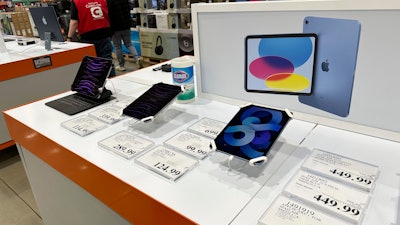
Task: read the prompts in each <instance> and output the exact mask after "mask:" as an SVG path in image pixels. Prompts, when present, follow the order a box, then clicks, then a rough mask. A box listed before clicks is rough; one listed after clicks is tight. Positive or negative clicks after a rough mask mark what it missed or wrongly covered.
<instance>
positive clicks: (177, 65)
mask: <svg viewBox="0 0 400 225" xmlns="http://www.w3.org/2000/svg"><path fill="white" fill-rule="evenodd" d="M171 72H172V79H173V82H174V84H175V85H183V87H184V92H183V93H181V94H179V95H178V98H177V100H176V101H177V102H178V103H189V102H193V101H194V97H195V87H194V75H193V59H192V57H190V56H183V57H179V58H175V59H172V60H171Z"/></svg>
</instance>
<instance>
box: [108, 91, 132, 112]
mask: <svg viewBox="0 0 400 225" xmlns="http://www.w3.org/2000/svg"><path fill="white" fill-rule="evenodd" d="M118 96H119V97H118V98H121V100H119V101H117V102H115V103H114V104H113V106H115V107H118V108H121V109H123V108H125V107H126V106H128V105H129V104H131V103H132V102H133V101H134V100H135V99H136V98H135V97H129V96H122V97H121V96H120V95H119V94H118Z"/></svg>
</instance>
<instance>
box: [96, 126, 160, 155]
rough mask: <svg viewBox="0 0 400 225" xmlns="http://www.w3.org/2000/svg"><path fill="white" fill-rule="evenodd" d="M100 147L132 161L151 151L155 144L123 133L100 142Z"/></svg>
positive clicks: (125, 132)
mask: <svg viewBox="0 0 400 225" xmlns="http://www.w3.org/2000/svg"><path fill="white" fill-rule="evenodd" d="M98 144H99V146H101V147H103V148H105V149H107V150H109V151H111V152H114V153H116V154H118V155H120V156H122V157H124V158H126V159H131V158H133V157H135V156H137V155H138V154H139V153H141V152H143V151H144V150H146V149H149V148H150V147H151V146H152V145H153V142H152V141H149V140H147V139H144V138H141V137H137V136H136V135H134V134H131V133H129V132H127V131H121V132H119V133H116V134H114V135H112V136H111V137H108V138H106V139H104V140H102V141H99V143H98Z"/></svg>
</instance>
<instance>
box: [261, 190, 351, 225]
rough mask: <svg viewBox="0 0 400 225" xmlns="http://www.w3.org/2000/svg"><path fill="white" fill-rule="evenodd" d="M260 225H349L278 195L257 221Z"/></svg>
mask: <svg viewBox="0 0 400 225" xmlns="http://www.w3.org/2000/svg"><path fill="white" fill-rule="evenodd" d="M258 222H259V223H258V224H260V225H261V224H262V225H272V224H273V225H299V224H307V225H326V224H335V225H349V224H350V223H346V222H345V221H343V220H340V219H338V218H335V217H334V216H331V215H328V214H326V213H324V212H321V211H319V210H317V209H315V208H313V207H310V206H309V205H306V204H303V203H300V202H298V201H295V200H294V199H291V198H288V197H286V196H283V195H279V196H278V197H277V198H276V199H275V201H274V202H273V203H272V204H271V205H270V206H269V208H268V209H267V211H266V212H265V213H264V215H263V216H262V217H261V218H260V220H259V221H258Z"/></svg>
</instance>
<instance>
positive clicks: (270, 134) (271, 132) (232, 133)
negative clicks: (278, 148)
mask: <svg viewBox="0 0 400 225" xmlns="http://www.w3.org/2000/svg"><path fill="white" fill-rule="evenodd" d="M289 120H290V117H289V115H288V114H287V113H286V111H284V110H277V109H270V108H265V107H261V106H256V105H248V106H245V107H243V108H241V109H240V110H239V112H238V113H236V115H235V116H234V117H233V118H232V120H231V121H230V122H229V123H228V124H227V126H226V127H225V128H224V129H223V130H222V131H221V132H220V134H219V135H218V136H217V137H216V139H215V140H214V142H215V145H216V148H217V150H218V151H221V152H224V153H227V154H229V155H234V156H237V157H240V158H242V159H245V160H250V159H254V158H258V157H261V156H266V155H267V153H268V151H269V150H270V149H271V147H272V146H273V144H274V143H275V141H276V140H277V139H278V137H279V135H280V134H281V132H282V131H283V129H284V128H285V126H286V124H287V123H288V121H289Z"/></svg>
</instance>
